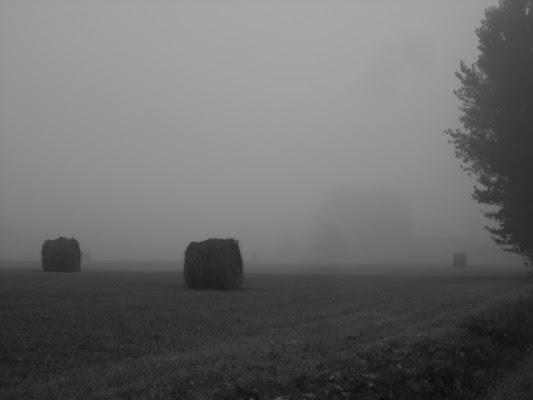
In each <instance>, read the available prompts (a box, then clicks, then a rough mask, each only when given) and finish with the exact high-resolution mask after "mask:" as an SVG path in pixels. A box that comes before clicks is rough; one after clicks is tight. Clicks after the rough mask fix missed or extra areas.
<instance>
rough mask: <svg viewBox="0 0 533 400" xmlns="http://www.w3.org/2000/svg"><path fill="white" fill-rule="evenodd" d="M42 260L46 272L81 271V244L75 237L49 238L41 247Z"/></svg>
mask: <svg viewBox="0 0 533 400" xmlns="http://www.w3.org/2000/svg"><path fill="white" fill-rule="evenodd" d="M41 260H42V265H43V271H45V272H80V265H81V250H80V244H79V243H78V241H77V240H76V239H74V238H71V239H67V238H64V237H60V238H57V239H54V240H50V239H47V240H45V241H44V243H43V247H42V249H41Z"/></svg>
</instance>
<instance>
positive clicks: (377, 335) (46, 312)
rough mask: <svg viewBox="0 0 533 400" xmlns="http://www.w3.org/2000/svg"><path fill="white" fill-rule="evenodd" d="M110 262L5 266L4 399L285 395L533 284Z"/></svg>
mask: <svg viewBox="0 0 533 400" xmlns="http://www.w3.org/2000/svg"><path fill="white" fill-rule="evenodd" d="M4 267H6V266H4ZM100 267H102V268H98V270H96V269H97V268H95V270H90V268H89V269H86V270H84V271H82V273H80V274H61V273H43V272H41V271H39V270H38V269H37V266H36V267H35V268H34V269H33V270H32V269H19V270H16V269H9V268H4V269H2V270H0V320H1V321H2V323H1V325H0V398H2V399H26V398H28V399H59V398H65V399H67V398H68V399H115V398H117V399H118V398H123V399H137V398H138V399H142V398H153V399H174V398H193V399H204V398H205V399H208V398H213V397H216V396H217V393H218V392H219V391H220V390H221V388H224V386H225V385H226V386H228V385H234V386H235V385H241V386H243V387H244V386H245V387H254V388H257V390H258V391H260V392H261V393H266V394H268V395H269V396H272V398H273V397H275V396H280V395H283V394H284V393H285V392H290V391H291V390H303V388H302V387H299V385H300V386H301V385H302V384H303V383H302V382H305V381H306V379H307V378H309V377H312V376H315V375H316V374H317V373H320V371H321V370H323V369H331V370H334V369H335V368H336V367H338V366H342V365H345V364H346V363H347V362H348V363H349V362H352V361H353V360H356V359H357V355H358V354H359V353H360V352H362V351H365V350H366V349H369V348H372V347H373V346H374V347H375V346H379V345H380V344H381V343H383V342H384V341H387V340H391V339H394V340H396V339H398V340H400V339H401V340H406V341H409V340H417V338H420V337H426V336H427V337H433V336H435V335H442V334H443V333H444V334H445V333H446V331H447V330H453V329H454V327H455V325H456V324H457V322H458V321H459V320H461V318H464V317H465V316H466V315H469V314H472V313H476V312H478V311H479V310H481V309H484V308H486V307H491V306H494V305H496V304H501V303H505V302H509V301H512V300H513V299H514V298H516V296H518V295H520V294H523V293H530V292H531V290H532V288H533V286H532V283H531V280H530V279H527V278H526V277H525V270H524V269H498V268H482V267H477V268H469V269H465V270H453V269H450V268H445V267H433V268H398V267H396V268H393V267H386V266H382V265H381V266H374V267H372V266H366V267H360V268H355V269H349V268H347V267H343V268H335V269H333V268H332V269H328V268H318V267H316V268H309V269H298V268H294V267H293V268H291V269H290V271H291V272H288V273H281V272H279V271H282V270H283V267H282V266H277V267H276V268H275V270H276V271H278V272H277V273H269V272H267V269H266V268H263V269H257V270H255V271H253V272H250V271H248V273H247V274H246V280H245V285H244V289H243V290H240V291H236V292H217V291H192V290H187V289H185V288H184V284H183V279H182V276H181V274H180V271H179V269H178V268H176V270H175V271H170V270H169V271H163V270H157V271H156V270H153V271H151V272H143V271H141V270H139V268H138V269H137V270H136V271H112V270H110V269H112V267H113V265H112V264H109V265H108V266H107V267H108V269H109V270H107V271H106V270H105V266H102V265H100ZM150 269H151V266H150V265H149V264H146V270H150ZM273 270H274V269H273ZM288 270H289V268H288ZM332 271H334V273H332ZM245 273H246V271H245ZM353 362H355V361H353Z"/></svg>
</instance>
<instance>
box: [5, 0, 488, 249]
mask: <svg viewBox="0 0 533 400" xmlns="http://www.w3.org/2000/svg"><path fill="white" fill-rule="evenodd" d="M496 3H497V2H496V1H495V0H494V1H487V0H483V1H481V0H476V1H474V0H469V1H460V0H456V1H428V0H419V1H414V0H411V1H401V2H398V1H392V0H391V1H380V2H376V1H370V0H368V1H363V0H361V1H307V0H306V1H303V0H301V1H220V2H219V1H176V2H173V1H125V0H123V1H90V2H88V1H46V2H41V1H37V0H36V1H3V2H2V3H0V57H1V60H2V62H1V65H0V193H1V199H0V258H2V259H17V258H28V257H30V258H36V257H38V255H39V251H40V247H41V245H42V242H43V240H44V239H46V238H53V237H57V236H67V237H71V236H74V237H76V238H77V239H78V240H79V241H80V244H81V246H82V248H86V249H87V250H89V251H91V252H92V254H93V257H94V258H100V259H113V258H144V259H150V258H179V257H181V255H182V253H183V250H184V248H185V246H186V245H187V244H188V243H189V242H190V241H192V240H202V239H206V238H208V237H235V238H237V239H240V240H241V242H242V246H243V251H244V253H245V254H248V255H251V254H252V253H254V254H255V253H257V254H258V255H263V254H264V256H265V257H272V258H275V257H276V255H279V254H281V253H283V251H284V249H286V248H287V247H291V246H292V244H293V243H294V246H301V247H302V248H305V247H306V246H309V243H308V242H309V241H312V237H313V235H314V234H315V230H316V229H319V228H317V227H320V226H321V225H320V224H321V222H320V221H321V220H324V219H325V218H326V219H327V216H328V213H331V210H330V211H327V210H328V207H329V209H331V208H332V207H334V206H332V205H331V204H333V203H332V202H331V201H329V200H328V199H331V198H332V196H333V197H335V195H334V194H335V193H342V192H343V191H344V192H346V193H359V194H361V193H366V194H367V195H368V194H372V193H382V194H383V196H387V194H386V193H389V194H391V196H392V197H393V198H397V199H400V200H401V202H402V204H406V205H407V208H404V209H408V210H409V215H410V217H409V218H410V219H411V222H412V227H413V229H412V234H413V235H415V236H417V237H419V236H428V235H429V236H430V235H434V236H454V235H455V236H461V237H462V236H470V237H476V238H479V240H482V241H483V240H485V241H486V242H487V243H490V242H489V240H488V239H487V235H488V234H487V233H485V232H484V231H483V226H484V224H485V221H484V220H483V218H482V216H481V214H480V212H479V206H478V205H477V204H476V203H475V202H474V201H473V200H471V197H470V194H471V191H472V188H471V182H470V181H469V180H468V179H467V177H466V176H465V175H464V173H463V172H462V171H461V170H460V167H459V165H460V164H459V162H458V161H457V160H456V159H455V157H454V154H453V149H452V148H451V146H450V145H448V144H447V137H446V136H445V135H444V134H443V133H442V132H443V130H445V129H447V128H454V127H457V126H458V122H457V118H458V116H459V111H458V105H459V103H458V101H457V100H456V98H455V96H454V95H453V93H452V92H453V90H454V89H455V88H457V87H458V81H457V79H456V78H455V76H454V72H455V71H456V70H457V69H458V67H459V60H461V59H463V60H465V61H467V62H473V61H475V59H476V57H477V47H476V46H477V38H476V36H475V33H474V31H475V29H476V28H477V27H478V26H479V24H480V21H481V19H482V17H483V10H484V9H485V8H487V7H488V6H490V5H494V4H496ZM332 193H333V195H332ZM378 197H379V196H377V195H376V196H375V198H378ZM367 203H368V202H367ZM370 203H373V201H370ZM354 207H355V209H357V207H356V206H354ZM366 207H369V206H368V205H367V206H366ZM362 212H363V213H366V212H365V211H364V210H363V211H362ZM315 228H316V229H315ZM315 236H316V235H315ZM278 253H279V254H278ZM280 257H281V258H282V256H280Z"/></svg>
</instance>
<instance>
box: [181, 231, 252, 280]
mask: <svg viewBox="0 0 533 400" xmlns="http://www.w3.org/2000/svg"><path fill="white" fill-rule="evenodd" d="M183 274H184V277H185V283H186V284H187V286H188V287H189V288H191V289H221V290H233V289H238V288H239V287H240V286H241V285H242V282H243V280H244V275H243V263H242V256H241V250H240V249H239V242H238V241H237V240H235V239H208V240H205V241H203V242H191V243H190V244H189V245H188V246H187V249H186V250H185V260H184V264H183Z"/></svg>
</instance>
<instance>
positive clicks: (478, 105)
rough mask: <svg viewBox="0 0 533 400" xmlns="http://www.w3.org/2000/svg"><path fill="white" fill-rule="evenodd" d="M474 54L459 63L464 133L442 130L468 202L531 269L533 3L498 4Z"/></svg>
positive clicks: (485, 23)
mask: <svg viewBox="0 0 533 400" xmlns="http://www.w3.org/2000/svg"><path fill="white" fill-rule="evenodd" d="M476 34H477V36H478V38H479V46H478V49H479V50H480V52H481V54H480V55H479V56H478V60H477V62H475V63H474V64H473V65H471V66H470V67H469V66H467V65H466V64H465V63H464V62H463V61H461V66H460V69H461V71H460V72H457V73H456V75H457V77H458V78H459V80H460V81H461V84H462V85H461V87H460V88H459V89H458V90H456V91H455V94H456V96H457V97H458V98H459V100H461V102H462V107H461V111H462V112H463V115H462V116H461V117H460V122H461V123H462V125H463V127H464V131H463V130H451V129H449V130H447V131H446V133H447V134H448V135H449V136H450V137H451V140H450V143H452V144H453V145H454V147H455V153H456V156H457V157H458V158H459V159H461V160H462V161H463V169H464V170H465V171H466V172H468V174H469V175H470V176H473V177H475V178H476V179H477V182H478V183H479V185H475V186H474V193H473V198H474V199H475V200H476V201H478V202H479V203H480V204H483V205H487V206H489V207H490V208H489V211H486V212H485V215H486V216H487V217H488V218H490V219H492V220H494V221H495V223H496V226H495V227H487V228H486V229H487V230H488V231H489V232H490V233H491V236H492V238H493V239H494V241H495V242H496V243H497V244H498V245H499V246H500V247H501V248H503V249H504V250H505V251H509V252H512V253H516V254H519V255H520V256H521V257H522V259H523V260H524V262H525V263H526V264H527V265H530V266H531V265H533V1H532V0H500V4H499V6H497V7H491V8H489V9H487V10H486V11H485V18H484V19H483V20H482V22H481V27H480V28H478V29H477V30H476Z"/></svg>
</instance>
